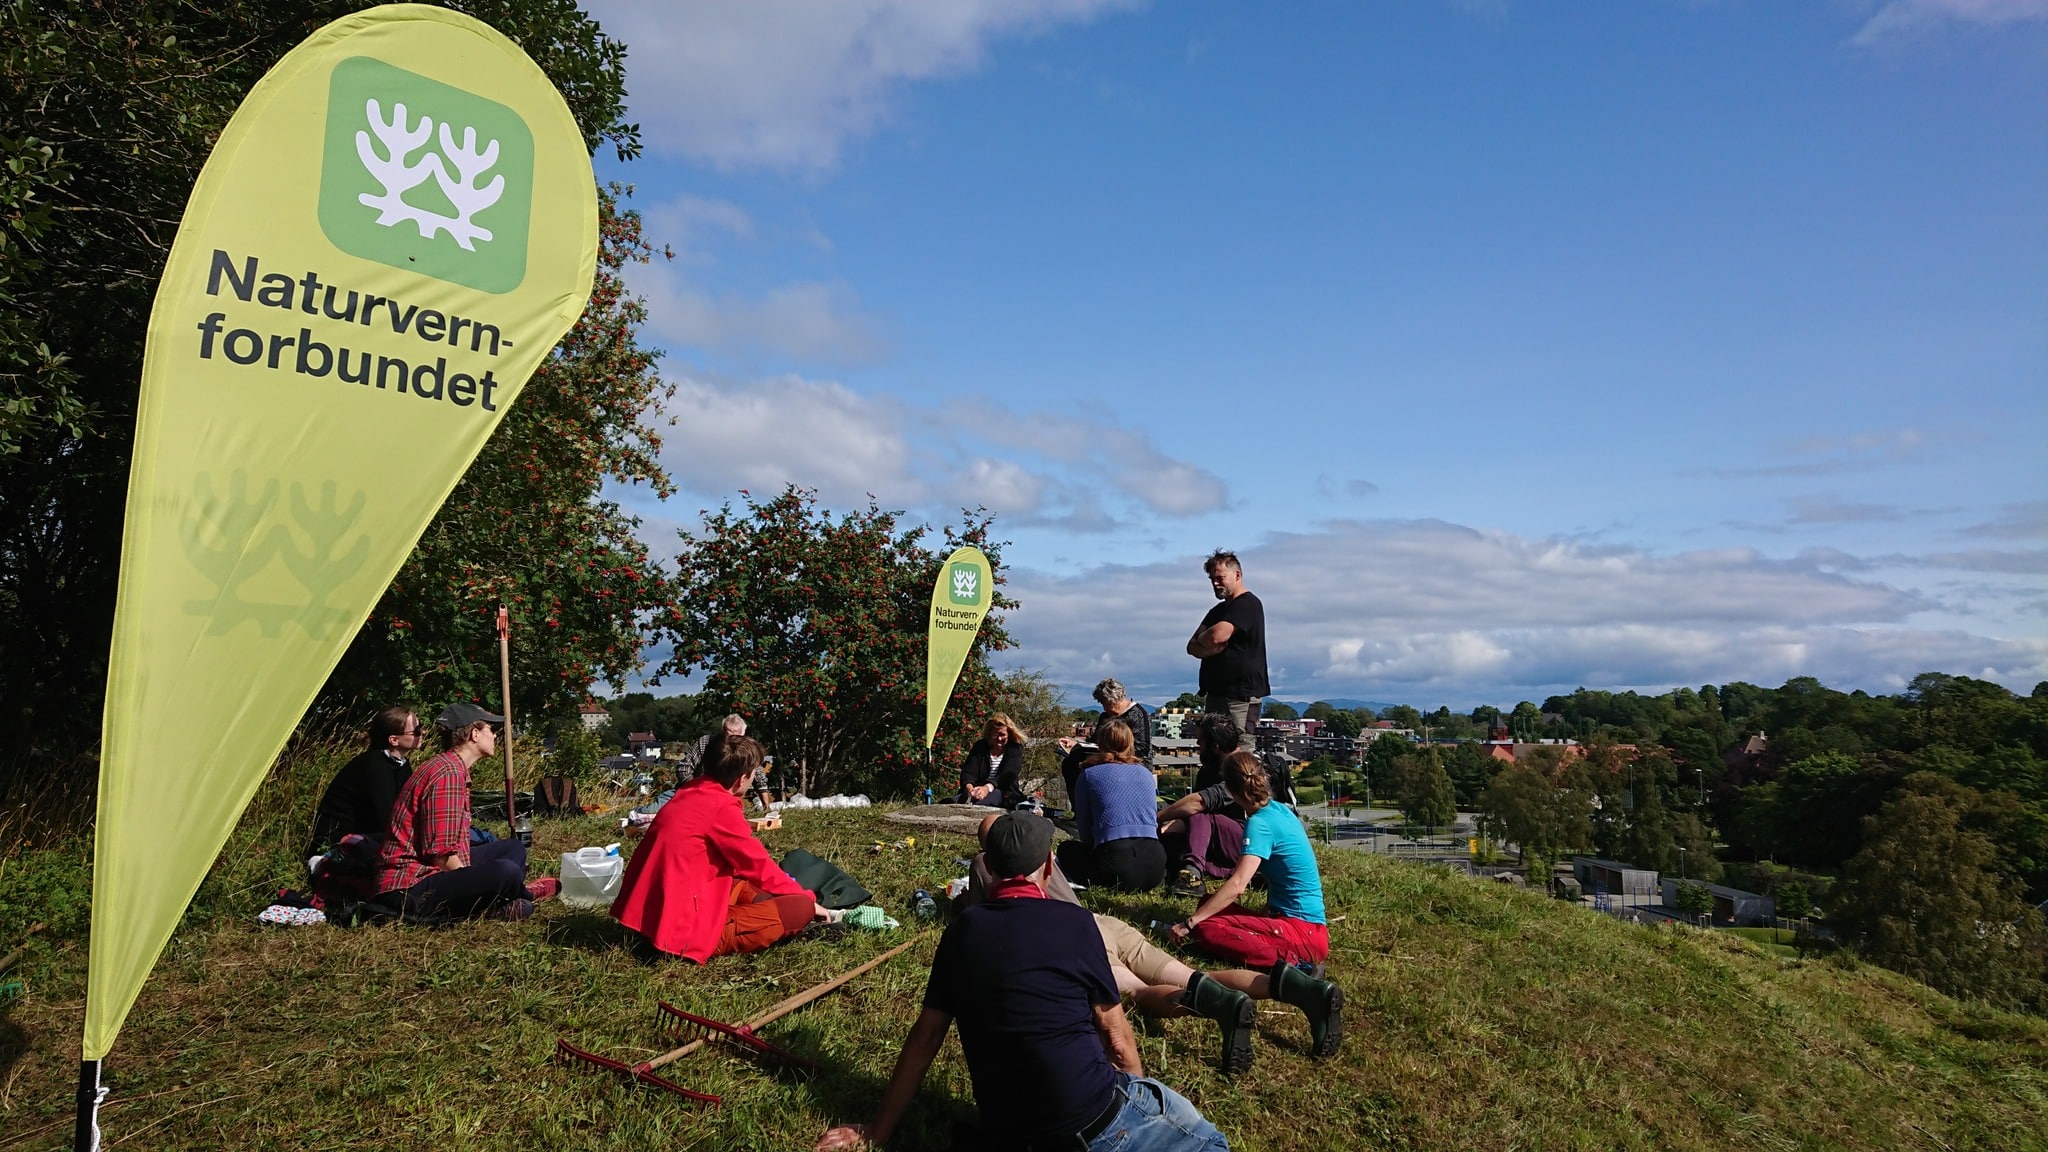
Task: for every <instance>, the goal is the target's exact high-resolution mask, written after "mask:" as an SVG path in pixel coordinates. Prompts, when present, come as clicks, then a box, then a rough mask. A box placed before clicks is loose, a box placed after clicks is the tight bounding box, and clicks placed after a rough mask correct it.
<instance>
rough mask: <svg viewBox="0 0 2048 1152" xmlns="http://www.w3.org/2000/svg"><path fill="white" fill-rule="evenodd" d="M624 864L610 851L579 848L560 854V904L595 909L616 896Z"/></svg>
mask: <svg viewBox="0 0 2048 1152" xmlns="http://www.w3.org/2000/svg"><path fill="white" fill-rule="evenodd" d="M625 874H626V861H625V860H624V858H622V857H620V856H619V855H618V849H617V848H616V847H614V848H579V849H577V850H576V851H574V852H564V853H562V903H564V904H566V905H568V906H569V907H571V908H598V907H602V906H604V905H607V904H610V903H611V902H612V900H613V898H615V897H617V896H618V894H619V881H620V879H622V878H623V877H624V876H625Z"/></svg>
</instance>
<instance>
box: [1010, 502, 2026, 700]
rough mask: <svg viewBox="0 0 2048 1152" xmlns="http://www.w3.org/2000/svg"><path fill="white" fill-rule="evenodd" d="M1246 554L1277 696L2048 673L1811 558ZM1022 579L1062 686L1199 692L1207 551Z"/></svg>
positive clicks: (1918, 600) (1377, 529)
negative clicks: (1197, 637)
mask: <svg viewBox="0 0 2048 1152" xmlns="http://www.w3.org/2000/svg"><path fill="white" fill-rule="evenodd" d="M1240 555H1241V556H1242V557H1243V558H1244V561H1245V581H1246V583H1247V585H1248V586H1250V587H1251V588H1252V590H1253V591H1255V592H1257V593H1258V594H1259V596H1260V598H1261V599H1262V600H1264V602H1265V604H1266V610H1267V617H1268V623H1269V627H1270V629H1271V635H1270V639H1269V642H1268V660H1269V664H1270V666H1271V669H1272V675H1273V682H1274V683H1273V687H1274V690H1275V692H1276V693H1279V694H1282V695H1285V696H1288V697H1308V698H1311V699H1312V698H1315V697H1318V696H1324V697H1346V696H1348V697H1361V696H1362V697H1367V698H1371V699H1392V700H1400V699H1409V700H1411V701H1412V702H1414V703H1417V704H1423V703H1442V702H1446V701H1449V702H1458V701H1469V702H1474V703H1476V702H1478V701H1480V700H1493V701H1496V702H1505V703H1512V702H1513V701H1514V700H1515V699H1520V698H1523V697H1530V698H1536V699H1540V698H1541V697H1542V696H1543V695H1545V694H1547V693H1549V692H1554V691H1568V690H1570V689H1571V688H1572V687H1574V686H1576V685H1579V684H1586V685H1594V686H1599V687H1611V688H1621V687H1640V688H1648V689H1659V690H1661V689H1662V688H1664V687H1668V686H1670V685H1674V684H1699V683H1706V682H1719V681H1723V680H1729V679H1746V680H1751V681H1755V682H1762V683H1773V684H1774V683H1779V682H1782V681H1783V680H1785V679H1789V678H1790V677H1792V676H1797V675H1815V676H1819V677H1821V679H1823V680H1824V681H1826V682H1828V683H1830V684H1842V685H1850V686H1863V687H1867V688H1872V689H1880V690H1883V689H1890V688H1895V687H1898V686H1900V685H1903V684H1904V683H1905V682H1906V680H1908V679H1910V678H1911V677H1912V676H1913V675H1915V674H1916V673H1919V672H1922V671H1927V670H1930V669H1940V670H1949V671H1965V672H1968V673H1969V674H1971V675H1980V674H1986V670H1987V669H1989V670H1990V672H1989V675H1990V676H1991V678H1993V679H1998V680H2001V681H2004V682H2006V683H2008V684H2012V685H2017V686H2019V687H2021V688H2022V689H2025V688H2026V687H2029V686H2031V685H2032V684H2033V682H2034V681H2035V680H2038V679H2041V678H2042V677H2044V676H2048V641H2042V640H2038V639H1999V638H1994V637H1985V636H1979V635H1972V634H1969V633H1965V632H1958V631H1942V630H1935V629H1929V628H1922V627H1916V626H1914V624H1913V617H1915V616H1916V615H1918V614H1920V613H1923V612H1931V611H1936V610H1939V609H1941V608H1942V607H1943V605H1941V604H1939V603H1937V602H1936V601H1934V600H1932V599H1930V598H1928V597H1926V596H1924V595H1923V594H1921V593H1918V592H1915V591H1912V590H1910V589H1905V588H1900V587H1896V586H1893V585H1890V584H1885V583H1881V582H1878V581H1874V580H1869V579H1859V578H1855V577H1852V576H1849V575H1845V574H1843V573H1842V572H1840V571H1835V570H1830V567H1828V566H1823V565H1822V564H1820V563H1817V562H1816V559H1815V558H1811V557H1802V558H1800V559H1795V560H1779V559H1773V558H1770V557H1767V556H1763V555H1761V554H1759V553H1757V552H1755V551H1752V550H1749V549H1724V550H1718V551H1698V552H1686V553H1678V554H1669V555H1662V554H1657V553H1652V552H1649V551H1646V550H1643V549H1639V548H1629V547H1618V546H1596V545H1591V544H1587V543H1585V542H1582V541H1573V540H1564V539H1554V538H1547V539H1546V538H1530V537H1523V536H1517V535H1514V534H1512V533H1506V532H1490V531H1478V530H1474V529H1471V528H1467V527H1463V526H1460V525H1455V524H1447V523H1443V522H1441V521H1431V520H1418V521H1375V522H1352V521H1344V522H1337V523H1332V524H1329V525H1326V526H1324V527H1323V528H1322V529H1320V530H1317V531H1312V532H1291V533H1275V534H1273V535H1271V536H1269V537H1267V539H1266V540H1264V541H1263V542H1261V543H1260V544H1259V545H1258V546H1256V547H1253V548H1249V549H1240ZM1011 589H1012V592H1013V594H1014V595H1016V597H1017V598H1018V600H1019V601H1021V603H1022V605H1023V607H1022V608H1021V609H1020V610H1019V611H1018V612H1017V613H1015V614H1014V616H1013V617H1012V619H1011V622H1010V623H1011V631H1012V633H1013V635H1015V636H1016V637H1017V638H1018V640H1019V641H1020V643H1021V645H1022V647H1021V649H1020V652H1019V657H1018V658H1019V659H1020V660H1023V661H1025V662H1028V663H1029V664H1031V665H1032V666H1034V667H1045V668H1048V669H1050V670H1051V671H1052V673H1053V674H1054V676H1055V678H1057V679H1058V680H1059V681H1060V682H1062V683H1065V684H1069V685H1074V686H1085V685H1086V684H1088V683H1092V682H1093V679H1094V678H1096V677H1099V676H1102V675H1109V674H1114V675H1116V676H1118V677H1119V678H1121V679H1122V680H1123V681H1124V682H1125V683H1126V684H1127V685H1130V686H1132V687H1133V688H1134V689H1136V690H1139V691H1142V692H1143V693H1145V694H1146V695H1147V696H1148V697H1167V696H1172V695H1175V694H1178V693H1180V692H1182V691H1190V690H1192V689H1193V688H1194V680H1195V662H1194V661H1193V660H1192V659H1189V658H1188V657H1187V656H1185V655H1184V654H1183V651H1182V649H1183V646H1184V645H1185V644H1186V642H1187V636H1188V634H1189V633H1190V632H1192V631H1193V630H1194V627H1195V624H1196V622H1197V621H1199V620H1200V618H1201V615H1202V613H1203V612H1204V611H1206V610H1207V608H1208V607H1209V605H1210V604H1211V603H1212V601H1211V599H1210V595H1209V592H1208V589H1207V585H1206V582H1205V581H1204V580H1203V579H1202V575H1201V571H1200V561H1199V559H1198V558H1197V557H1193V556H1188V557H1183V558H1181V559H1179V560H1176V561H1173V562H1170V563H1161V564H1153V565H1146V566H1140V567H1124V566H1107V567H1101V568H1096V569H1090V570H1087V571H1084V572H1081V573H1079V574H1075V575H1070V576H1053V575H1048V574H1046V573H1043V572H1035V571H1022V572H1018V573H1016V574H1014V576H1013V579H1012V583H1011ZM1105 622H1113V626H1109V625H1106V623H1105Z"/></svg>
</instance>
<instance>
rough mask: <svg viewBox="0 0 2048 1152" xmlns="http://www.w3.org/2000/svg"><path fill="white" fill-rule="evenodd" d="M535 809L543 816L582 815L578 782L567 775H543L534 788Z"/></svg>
mask: <svg viewBox="0 0 2048 1152" xmlns="http://www.w3.org/2000/svg"><path fill="white" fill-rule="evenodd" d="M533 806H534V810H535V811H537V812H539V813H540V814H541V815H542V816H581V815H583V805H582V804H580V803H578V802H577V800H576V782H575V781H574V780H571V779H569V778H568V777H567V776H543V777H541V778H540V787H538V788H536V789H534V794H533Z"/></svg>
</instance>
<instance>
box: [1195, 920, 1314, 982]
mask: <svg viewBox="0 0 2048 1152" xmlns="http://www.w3.org/2000/svg"><path fill="white" fill-rule="evenodd" d="M1191 938H1192V939H1193V941H1194V943H1195V947H1197V948H1200V949H1201V950H1202V951H1204V952H1207V953H1208V954H1210V955H1211V956H1216V957H1220V958H1222V959H1224V960H1228V961H1230V962H1232V963H1234V964H1236V965H1238V966H1239V967H1241V968H1250V969H1251V970H1253V971H1255V972H1262V971H1264V970H1266V969H1268V968H1271V967H1272V966H1273V965H1274V964H1275V963H1277V962H1278V961H1281V960H1285V961H1287V962H1288V963H1289V964H1300V963H1309V964H1320V963H1322V962H1323V961H1324V960H1327V959H1329V957H1330V930H1329V928H1327V927H1325V926H1324V925H1321V924H1311V923H1309V922H1308V921H1306V920H1295V919H1293V918H1291V917H1287V916H1275V915H1273V914H1271V913H1269V912H1254V911H1252V910H1251V909H1249V908H1247V907H1245V906H1244V905H1242V904H1233V905H1231V906H1230V907H1229V908H1226V909H1224V910H1223V911H1221V912H1218V913H1217V914H1216V915H1214V916H1211V917H1209V918H1208V919H1207V920H1204V921H1202V922H1201V923H1200V924H1197V925H1195V930H1194V932H1193V933H1192V936H1191Z"/></svg>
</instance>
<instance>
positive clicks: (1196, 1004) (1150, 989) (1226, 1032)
mask: <svg viewBox="0 0 2048 1152" xmlns="http://www.w3.org/2000/svg"><path fill="white" fill-rule="evenodd" d="M996 819H997V818H996V817H995V816H994V815H990V816H989V817H988V819H986V820H983V821H982V822H981V831H980V839H981V841H982V843H983V844H984V845H986V844H987V842H988V830H989V826H990V825H992V824H994V823H995V822H996ZM968 877H969V879H968V885H967V891H966V892H964V893H962V894H961V896H960V897H959V899H957V900H955V901H954V903H953V907H954V909H955V910H956V911H957V910H959V909H963V908H970V907H973V906H974V905H975V904H978V903H980V902H981V901H982V900H984V899H986V898H987V896H988V891H989V889H990V888H991V887H993V886H994V884H995V881H994V879H993V878H992V876H991V874H990V872H989V869H988V864H987V857H986V854H985V853H976V855H975V857H974V861H973V864H972V865H971V867H970V868H969V870H968ZM1045 895H1046V897H1047V899H1051V900H1064V901H1066V902H1067V903H1069V904H1079V903H1080V902H1081V901H1080V899H1079V898H1077V897H1076V896H1075V895H1074V890H1073V888H1072V887H1070V886H1069V885H1068V884H1067V882H1066V878H1065V877H1063V876H1061V875H1060V868H1059V865H1058V864H1057V863H1055V864H1054V865H1053V869H1052V874H1051V875H1050V876H1048V877H1047V878H1046V883H1045ZM1094 915H1095V931H1096V934H1097V935H1099V936H1101V937H1102V949H1103V951H1104V952H1106V953H1108V955H1109V972H1110V975H1111V976H1112V977H1114V978H1115V979H1116V990H1117V991H1118V992H1121V993H1123V994H1124V995H1126V996H1129V997H1130V998H1131V999H1132V1001H1133V1002H1135V1003H1136V1004H1137V1005H1138V1007H1139V1009H1141V1010H1142V1011H1143V1012H1144V1013H1145V1015H1147V1016H1152V1017H1156V1018H1159V1019H1167V1020H1170V1019H1173V1018H1175V1017H1178V1016H1190V1015H1192V1016H1202V1017H1206V1018H1208V1019H1210V1020H1214V1021H1216V1025H1217V1027H1218V1028H1219V1029H1220V1030H1221V1032H1222V1036H1223V1058H1222V1060H1221V1061H1220V1062H1219V1067H1220V1068H1221V1070H1222V1072H1223V1074H1224V1075H1225V1076H1236V1075H1239V1074H1241V1073H1243V1072H1245V1071H1246V1070H1247V1069H1249V1068H1250V1067H1251V1066H1252V1023H1253V1021H1254V1020H1255V1019H1256V1018H1257V1016H1258V1010H1257V1008H1256V1007H1254V1006H1253V1004H1252V1001H1254V1000H1280V1001H1282V1002H1284V1003H1287V1004H1292V1005H1293V1006H1295V1007H1296V1008H1299V1009H1301V1010H1302V1012H1303V1014H1305V1015H1306V1016H1308V1018H1309V1033H1310V1038H1311V1041H1312V1042H1313V1040H1314V1038H1315V1037H1316V1036H1319V1035H1322V1034H1325V1033H1327V1032H1330V1031H1333V1030H1339V1034H1340V1035H1341V1031H1340V1030H1341V1028H1342V1023H1341V1021H1334V1019H1333V1018H1334V1017H1336V1016H1337V1014H1338V1013H1339V1012H1340V1011H1341V1009H1342V1008H1343V998H1342V997H1341V996H1339V995H1336V994H1335V989H1334V987H1331V988H1327V989H1326V988H1324V987H1323V985H1324V983H1325V981H1323V980H1320V979H1317V978H1315V977H1313V976H1310V975H1308V974H1306V973H1303V972H1298V971H1295V970H1293V969H1291V968H1290V969H1289V971H1288V972H1287V973H1283V974H1281V975H1280V977H1279V978H1278V982H1277V983H1276V982H1275V978H1274V976H1273V975H1271V974H1268V973H1259V972H1250V971H1246V970H1244V969H1233V970H1230V971H1225V972H1197V971H1196V970H1194V969H1193V968H1190V967H1188V966H1187V965H1186V964H1183V963H1181V962H1180V961H1178V960H1176V959H1174V958H1173V957H1172V956H1170V955H1168V954H1167V953H1166V952H1165V951H1163V950H1161V949H1160V948H1158V947H1157V946H1155V945H1154V944H1153V943H1152V942H1151V941H1150V940H1147V939H1145V935H1144V933H1142V932H1139V931H1138V930H1137V929H1136V928H1134V927H1132V926H1131V925H1130V924H1128V923H1126V922H1124V921H1122V920H1119V919H1117V918H1116V917H1114V916H1105V915H1103V914H1102V913H1100V912H1097V913H1095V914H1094ZM1319 1021H1320V1022H1321V1029H1322V1031H1318V1022H1319Z"/></svg>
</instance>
